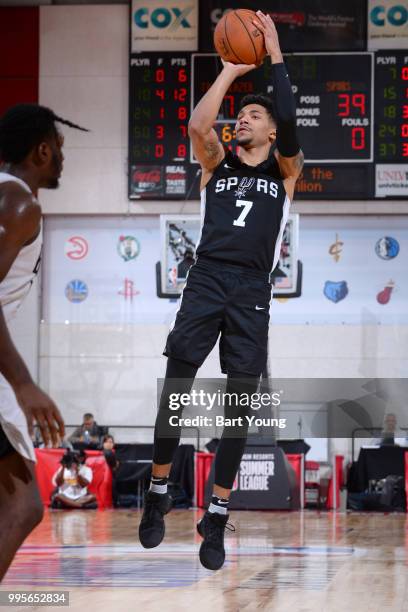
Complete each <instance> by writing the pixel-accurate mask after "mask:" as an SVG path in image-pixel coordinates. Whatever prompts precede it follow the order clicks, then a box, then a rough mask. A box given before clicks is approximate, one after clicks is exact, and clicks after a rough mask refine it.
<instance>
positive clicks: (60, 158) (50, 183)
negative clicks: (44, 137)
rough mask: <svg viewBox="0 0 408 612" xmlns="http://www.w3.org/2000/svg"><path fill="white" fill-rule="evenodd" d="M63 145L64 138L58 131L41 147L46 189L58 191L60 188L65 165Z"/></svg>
mask: <svg viewBox="0 0 408 612" xmlns="http://www.w3.org/2000/svg"><path fill="white" fill-rule="evenodd" d="M63 145H64V137H63V136H62V134H61V133H60V132H57V131H56V133H55V136H52V137H51V138H50V139H49V140H48V141H47V142H46V143H43V144H42V145H41V147H42V151H41V152H42V159H43V174H44V178H43V185H42V186H43V187H44V188H45V189H57V188H58V187H59V179H60V177H61V174H62V169H63V165H64V155H63V153H62V147H63Z"/></svg>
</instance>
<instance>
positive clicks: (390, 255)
mask: <svg viewBox="0 0 408 612" xmlns="http://www.w3.org/2000/svg"><path fill="white" fill-rule="evenodd" d="M399 250H400V247H399V243H398V240H396V239H395V238H392V237H391V236H384V237H383V238H380V239H379V240H378V241H377V243H376V245H375V252H376V253H377V255H378V257H380V258H381V259H394V257H396V256H397V255H398V253H399Z"/></svg>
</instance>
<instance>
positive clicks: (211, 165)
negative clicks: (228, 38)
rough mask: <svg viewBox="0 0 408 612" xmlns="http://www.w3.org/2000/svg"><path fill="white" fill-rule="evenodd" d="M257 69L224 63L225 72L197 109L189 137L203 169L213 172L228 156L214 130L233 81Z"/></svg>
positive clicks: (194, 111) (190, 123) (192, 118)
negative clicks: (225, 156)
mask: <svg viewBox="0 0 408 612" xmlns="http://www.w3.org/2000/svg"><path fill="white" fill-rule="evenodd" d="M253 68H255V66H254V65H245V64H236V65H234V64H230V63H229V62H224V68H223V70H222V72H221V73H220V74H219V75H218V77H217V78H216V80H215V81H214V83H213V84H212V85H211V87H210V89H209V90H208V91H207V93H206V94H205V95H204V96H203V97H202V98H201V100H200V102H199V103H198V104H197V106H196V107H195V109H194V110H193V113H192V115H191V118H190V121H189V124H188V134H189V136H190V138H191V142H192V145H193V151H194V155H195V156H196V158H197V159H198V161H199V162H200V164H201V167H202V168H203V170H207V171H209V172H211V171H213V170H214V169H215V168H216V167H217V166H218V164H219V163H220V162H221V161H222V159H223V158H224V155H225V154H224V149H223V147H222V145H221V143H220V141H219V140H218V136H217V133H216V131H215V130H214V128H213V125H214V123H215V121H216V119H217V116H218V111H219V109H220V106H221V104H222V100H223V98H224V96H225V94H226V93H227V91H228V88H229V87H230V85H231V84H232V83H233V81H234V80H235V79H236V78H237V77H239V76H242V75H244V74H245V73H246V72H249V70H252V69H253Z"/></svg>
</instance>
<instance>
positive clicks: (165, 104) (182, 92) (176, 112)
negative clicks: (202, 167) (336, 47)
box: [129, 51, 408, 199]
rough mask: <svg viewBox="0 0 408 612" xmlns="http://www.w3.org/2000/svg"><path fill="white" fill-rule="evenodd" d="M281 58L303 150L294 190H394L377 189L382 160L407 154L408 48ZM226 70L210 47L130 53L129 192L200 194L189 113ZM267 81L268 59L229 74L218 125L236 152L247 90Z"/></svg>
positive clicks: (330, 194) (351, 195)
mask: <svg viewBox="0 0 408 612" xmlns="http://www.w3.org/2000/svg"><path fill="white" fill-rule="evenodd" d="M285 62H286V66H287V68H288V72H289V75H290V78H291V82H292V88H293V91H294V95H295V99H296V113H297V118H296V121H297V128H298V135H299V141H300V144H301V146H302V149H303V151H304V154H305V167H304V171H303V174H302V176H301V177H300V179H299V181H298V183H297V194H296V199H319V198H321V199H366V198H373V197H376V195H377V197H387V196H388V195H389V196H393V197H398V193H397V194H394V193H393V192H392V189H391V191H390V193H388V192H387V190H385V191H384V189H377V185H376V181H377V180H378V179H377V173H376V167H377V164H381V166H378V167H379V168H382V169H384V167H385V168H387V165H388V164H390V165H391V166H393V167H394V166H395V164H397V165H398V164H404V163H408V52H407V53H406V52H405V51H389V52H388V51H379V52H375V53H364V52H361V53H337V54H336V53H313V54H311V53H299V54H293V55H288V56H285ZM221 69H222V65H221V62H220V60H219V58H218V56H217V55H215V54H210V53H205V54H204V53H169V52H163V53H160V52H154V53H153V52H151V53H140V54H134V55H132V56H131V58H130V94H129V101H130V103H129V198H131V199H139V198H143V199H172V198H176V199H196V198H198V195H199V178H200V172H199V165H198V163H197V161H196V160H195V159H194V155H193V152H192V150H191V147H190V142H189V138H188V134H187V126H188V120H189V117H190V115H191V112H192V110H193V108H194V107H195V105H196V104H197V103H198V101H199V100H200V99H201V97H202V96H203V95H204V94H205V93H206V91H207V90H208V89H209V87H211V85H212V83H213V82H214V80H215V78H216V76H217V74H218V73H219V72H220V70H221ZM271 89H272V87H271V63H270V60H268V59H267V60H266V61H265V62H264V63H263V65H262V66H261V67H259V68H257V69H255V70H253V71H251V72H249V73H247V74H246V75H244V76H243V77H241V78H239V79H237V80H236V81H235V82H234V83H232V85H231V86H230V88H229V90H228V91H227V93H226V95H225V97H224V100H223V103H222V106H221V108H220V112H219V115H218V118H217V121H216V123H215V125H214V127H215V129H216V130H217V133H218V135H219V138H220V140H221V142H222V143H223V144H224V145H225V146H227V147H228V148H230V149H231V150H233V151H234V152H237V149H236V143H235V118H236V115H237V113H238V109H239V105H240V102H241V100H242V98H243V97H244V96H245V95H247V94H249V93H257V92H258V93H261V92H263V93H270V92H271ZM384 165H385V166H384ZM407 170H408V166H407Z"/></svg>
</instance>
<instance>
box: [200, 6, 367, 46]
mask: <svg viewBox="0 0 408 612" xmlns="http://www.w3.org/2000/svg"><path fill="white" fill-rule="evenodd" d="M237 8H248V9H252V10H253V9H254V2H250V1H245V0H208V1H204V0H202V1H201V2H200V50H201V51H210V52H213V51H214V44H213V33H214V28H215V26H216V25H217V23H218V21H219V20H220V19H221V17H222V16H223V14H224V13H225V12H227V11H229V10H232V9H237ZM256 9H260V10H262V11H264V12H266V13H270V15H271V16H272V18H273V19H274V21H275V23H276V24H277V26H278V32H279V41H280V45H281V48H282V50H283V51H285V52H293V51H365V49H366V35H367V33H366V30H367V13H366V10H367V9H366V2H365V0H355V1H354V2H344V0H331V1H330V2H327V0H308V1H307V2H305V0H274V2H273V3H271V2H270V0H259V1H258V2H257V3H256Z"/></svg>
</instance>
